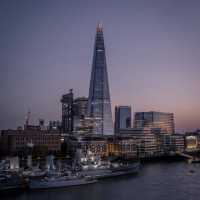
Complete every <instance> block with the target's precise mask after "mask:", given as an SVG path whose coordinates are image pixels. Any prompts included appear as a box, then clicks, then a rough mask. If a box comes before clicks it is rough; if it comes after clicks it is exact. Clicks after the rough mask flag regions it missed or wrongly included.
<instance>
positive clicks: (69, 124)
mask: <svg viewBox="0 0 200 200" xmlns="http://www.w3.org/2000/svg"><path fill="white" fill-rule="evenodd" d="M60 101H61V103H62V131H63V132H64V133H72V132H73V123H74V122H73V121H74V113H73V101H74V95H73V90H72V89H70V90H69V93H68V94H64V95H62V99H61V100H60Z"/></svg>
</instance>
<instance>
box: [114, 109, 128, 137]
mask: <svg viewBox="0 0 200 200" xmlns="http://www.w3.org/2000/svg"><path fill="white" fill-rule="evenodd" d="M127 128H131V106H115V133H120V130H121V129H127Z"/></svg>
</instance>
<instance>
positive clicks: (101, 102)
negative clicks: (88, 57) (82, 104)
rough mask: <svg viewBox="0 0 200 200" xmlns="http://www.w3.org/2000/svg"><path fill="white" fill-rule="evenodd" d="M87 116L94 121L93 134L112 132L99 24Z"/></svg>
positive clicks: (104, 58)
mask: <svg viewBox="0 0 200 200" xmlns="http://www.w3.org/2000/svg"><path fill="white" fill-rule="evenodd" d="M88 116H89V117H91V118H93V119H94V120H95V121H96V123H95V124H96V125H95V126H96V127H95V129H94V130H95V132H94V133H93V134H102V135H112V134H113V122H112V112H111V101H110V93H109V84H108V74H107V66H106V55H105V47H104V37H103V28H102V26H101V25H98V26H97V31H96V38H95V45H94V54H93V64H92V73H91V79H90V89H89V98H88Z"/></svg>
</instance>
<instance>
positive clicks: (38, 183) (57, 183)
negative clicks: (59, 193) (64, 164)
mask: <svg viewBox="0 0 200 200" xmlns="http://www.w3.org/2000/svg"><path fill="white" fill-rule="evenodd" d="M96 182H97V180H95V179H91V178H87V177H77V176H74V177H65V176H61V177H45V178H43V179H39V180H38V179H37V180H33V179H31V180H29V184H28V185H29V189H31V190H40V189H50V188H66V187H70V186H79V185H86V184H92V183H96Z"/></svg>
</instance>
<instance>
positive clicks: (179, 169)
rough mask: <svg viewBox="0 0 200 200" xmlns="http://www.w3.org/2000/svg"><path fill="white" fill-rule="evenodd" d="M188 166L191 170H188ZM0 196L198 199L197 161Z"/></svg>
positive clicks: (8, 199) (13, 199)
mask: <svg viewBox="0 0 200 200" xmlns="http://www.w3.org/2000/svg"><path fill="white" fill-rule="evenodd" d="M190 170H194V171H195V172H194V173H191V172H190ZM0 199H1V200H143V199H144V200H146V199H147V200H157V199H158V200H200V164H192V165H189V164H187V163H184V162H177V163H176V162H173V163H153V164H145V165H144V166H143V167H142V170H141V172H140V174H138V175H136V176H128V177H120V178H115V179H109V180H108V179H107V180H102V181H99V182H98V183H96V184H93V185H85V186H79V187H75V188H67V189H57V190H48V191H37V192H36V191H35V192H24V193H9V194H3V195H1V196H0Z"/></svg>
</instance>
